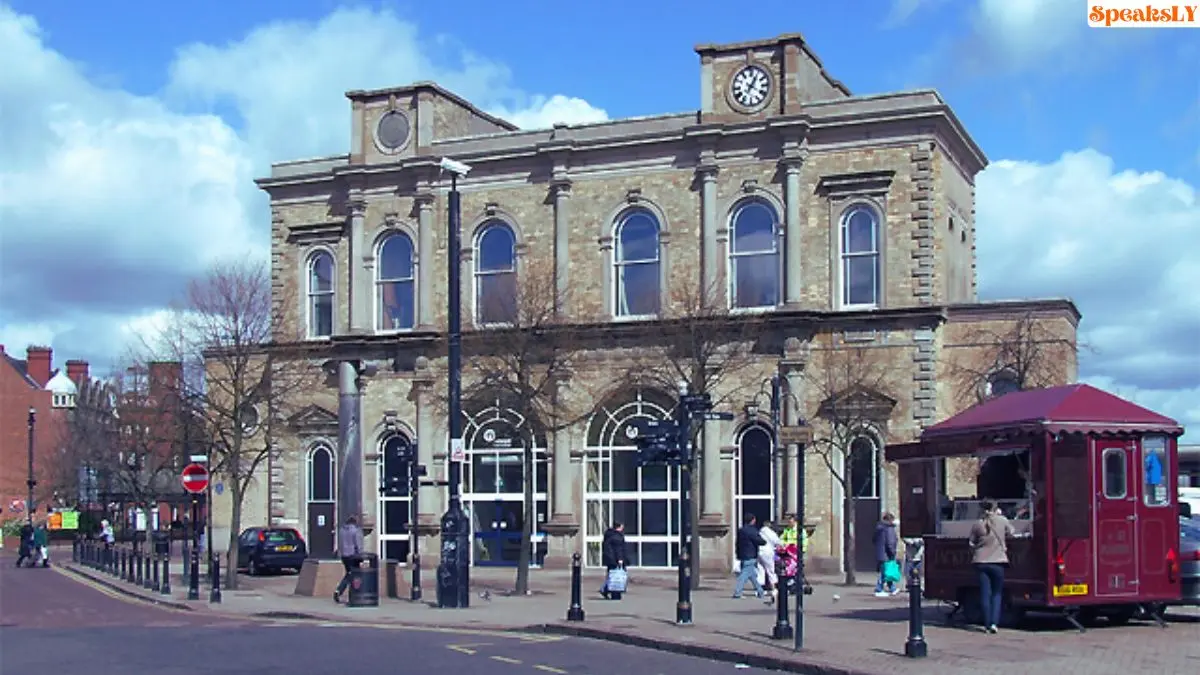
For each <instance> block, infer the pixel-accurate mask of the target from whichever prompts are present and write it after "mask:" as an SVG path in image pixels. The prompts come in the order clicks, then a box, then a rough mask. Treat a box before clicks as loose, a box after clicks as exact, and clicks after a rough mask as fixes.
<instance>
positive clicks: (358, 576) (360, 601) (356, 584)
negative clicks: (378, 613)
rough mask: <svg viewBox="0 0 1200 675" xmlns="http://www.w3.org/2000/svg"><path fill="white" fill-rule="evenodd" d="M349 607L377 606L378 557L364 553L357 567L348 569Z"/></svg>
mask: <svg viewBox="0 0 1200 675" xmlns="http://www.w3.org/2000/svg"><path fill="white" fill-rule="evenodd" d="M346 604H347V605H349V606H350V607H378V606H379V556H377V555H375V554H374V553H364V554H362V558H361V560H360V561H359V563H358V566H357V567H353V568H351V569H350V596H349V597H348V598H347V603H346Z"/></svg>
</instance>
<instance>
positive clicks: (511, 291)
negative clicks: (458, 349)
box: [475, 220, 517, 325]
mask: <svg viewBox="0 0 1200 675" xmlns="http://www.w3.org/2000/svg"><path fill="white" fill-rule="evenodd" d="M516 320H517V237H516V235H515V234H514V233H513V230H512V228H511V227H509V226H508V224H507V223H505V222H503V221H499V220H492V221H489V222H487V223H484V225H483V227H481V228H479V234H478V235H476V237H475V322H476V323H477V324H480V325H489V324H507V323H513V322H515V321H516Z"/></svg>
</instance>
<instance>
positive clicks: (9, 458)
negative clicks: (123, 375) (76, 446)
mask: <svg viewBox="0 0 1200 675" xmlns="http://www.w3.org/2000/svg"><path fill="white" fill-rule="evenodd" d="M88 381H89V376H88V363H87V361H78V360H72V361H67V363H66V371H65V373H64V372H62V371H60V370H56V369H54V368H53V351H52V350H51V349H50V348H49V347H39V346H30V347H29V348H27V349H26V350H25V358H24V359H18V358H17V357H15V356H13V355H12V354H9V353H8V351H7V350H6V349H5V347H4V345H0V513H2V514H3V515H2V516H0V520H5V521H7V520H11V519H14V518H25V517H26V515H27V512H26V501H27V500H28V486H27V481H28V476H29V468H28V467H29V460H28V452H29V411H30V410H33V411H34V479H35V480H36V481H37V482H38V485H37V487H36V489H35V490H34V502H35V504H36V507H37V509H38V510H39V511H42V512H43V513H44V512H45V510H46V507H48V506H58V505H60V504H61V503H63V502H64V501H72V502H73V501H74V495H64V494H61V493H58V494H56V492H57V491H58V488H60V487H61V483H62V481H61V480H59V478H60V476H61V474H62V471H63V469H64V468H65V467H63V466H61V458H62V446H63V441H64V438H65V433H66V425H67V420H68V415H69V414H70V411H71V410H72V409H73V408H74V407H75V402H76V396H77V394H78V388H79V387H80V386H81V385H82V384H83V383H85V382H88Z"/></svg>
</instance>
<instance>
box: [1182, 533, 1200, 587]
mask: <svg viewBox="0 0 1200 675" xmlns="http://www.w3.org/2000/svg"><path fill="white" fill-rule="evenodd" d="M1179 577H1180V580H1181V581H1182V582H1183V584H1182V585H1183V597H1182V599H1181V601H1180V604H1184V605H1200V520H1198V519H1195V518H1180V519H1179Z"/></svg>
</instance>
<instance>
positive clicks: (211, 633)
mask: <svg viewBox="0 0 1200 675" xmlns="http://www.w3.org/2000/svg"><path fill="white" fill-rule="evenodd" d="M0 617H2V619H0V672H4V673H33V672H49V673H61V672H87V673H90V674H92V675H142V674H150V673H154V674H155V675H175V674H176V673H178V674H184V673H187V674H191V673H196V672H201V671H203V672H206V673H218V674H221V675H235V674H242V673H254V674H256V675H261V674H263V673H297V674H300V673H303V674H304V675H325V674H329V675H335V674H336V675H345V673H346V672H352V671H354V670H362V671H365V672H388V673H401V674H405V673H427V672H454V673H461V674H462V675H527V674H528V675H538V674H541V675H546V674H551V675H586V674H596V675H599V674H601V673H604V674H611V673H613V672H628V673H646V674H661V675H667V674H672V673H689V674H690V675H717V674H718V673H728V672H729V671H730V670H732V669H734V666H732V665H731V664H729V663H723V662H718V661H713V660H706V659H700V658H695V657H690V656H686V655H679V654H673V653H669V652H664V651H657V650H645V649H639V648H637V647H632V646H628V645H620V644H612V643H607V642H601V641H596V640H589V639H583V638H574V637H565V636H549V635H529V634H520V633H511V632H506V633H500V632H489V631H472V630H466V629H463V630H453V629H444V630H424V629H421V628H411V627H402V626H396V625H376V626H368V625H361V624H354V623H335V622H324V621H312V620H308V621H305V620H280V619H267V618H262V617H252V616H248V615H241V616H239V615H236V614H228V613H216V612H208V611H194V610H186V609H179V608H173V607H165V606H161V605H155V604H151V603H149V602H145V601H141V600H138V599H135V598H133V597H131V596H129V595H127V594H126V593H122V592H120V591H117V590H114V589H111V588H109V587H108V586H106V585H102V584H100V583H97V582H96V581H92V580H87V579H85V578H83V577H80V576H78V575H75V574H72V573H71V572H70V571H67V570H65V569H62V568H57V567H51V568H48V569H42V568H33V569H28V568H21V569H16V568H15V567H14V566H13V558H12V557H11V556H0ZM740 672H745V673H749V674H752V675H765V673H767V672H768V671H765V670H759V669H753V668H747V669H741V670H740Z"/></svg>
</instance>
